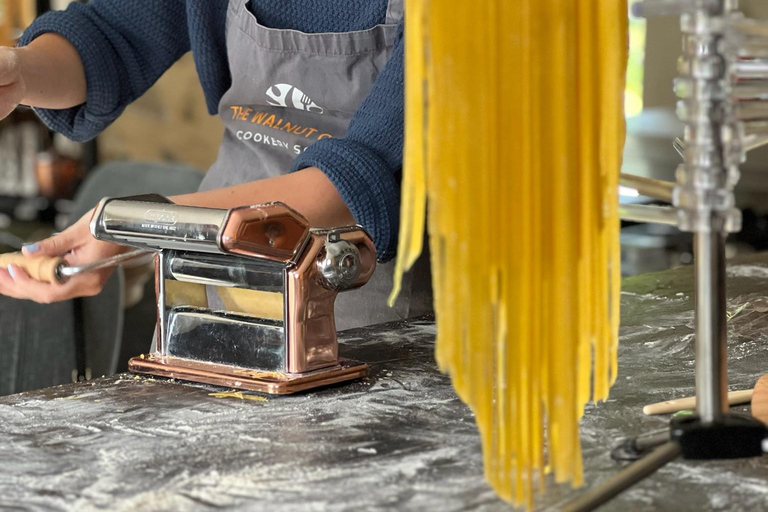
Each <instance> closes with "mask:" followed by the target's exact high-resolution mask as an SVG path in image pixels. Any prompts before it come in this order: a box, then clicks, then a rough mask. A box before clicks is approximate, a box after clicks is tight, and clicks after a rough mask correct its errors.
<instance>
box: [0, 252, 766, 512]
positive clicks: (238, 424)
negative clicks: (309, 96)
mask: <svg viewBox="0 0 768 512" xmlns="http://www.w3.org/2000/svg"><path fill="white" fill-rule="evenodd" d="M728 276H729V280H728V287H729V288H728V297H729V307H728V309H729V312H730V314H731V315H733V319H732V320H731V324H730V327H729V334H730V343H729V356H730V361H729V364H730V366H729V369H730V378H731V387H732V388H733V389H743V388H749V387H752V386H753V385H754V383H755V381H756V380H757V378H758V377H759V376H761V375H762V374H764V373H768V342H766V338H767V337H768V255H761V256H756V257H754V258H752V259H750V260H745V261H743V262H742V263H740V264H738V265H733V266H731V267H729V270H728ZM692 291H693V279H692V269H690V268H685V269H678V270H673V271H667V272H662V273H658V274H648V275H644V276H639V277H635V278H630V279H627V280H625V282H624V291H623V294H622V327H621V345H620V350H619V371H620V376H619V379H618V381H617V383H616V386H615V387H614V388H613V390H612V392H611V398H610V399H609V400H608V402H607V403H604V404H600V405H597V406H595V405H590V406H588V408H587V412H586V415H585V418H584V421H583V428H582V444H583V450H584V458H585V473H586V475H585V476H586V481H587V484H588V485H591V484H593V483H595V482H598V481H601V480H603V479H605V478H607V477H608V476H610V475H611V474H613V473H615V472H616V471H617V470H618V469H619V468H620V465H619V464H618V463H616V462H614V461H613V460H611V458H610V456H609V451H610V448H612V447H613V446H615V445H616V444H618V442H619V441H620V440H621V439H622V438H624V437H626V436H635V435H637V434H640V433H643V432H648V431H651V430H654V429H659V428H663V427H665V426H666V424H667V421H668V417H667V416H663V417H646V416H643V414H642V412H641V408H642V406H643V405H645V404H648V403H651V402H657V401H661V400H666V399H670V398H675V397H682V396H688V395H691V394H692V393H693V325H692V322H693V312H692V310H693V295H692ZM342 340H343V345H342V355H344V356H346V357H351V358H355V359H360V360H364V361H367V362H369V363H370V364H371V375H370V377H369V378H367V379H364V380H361V381H357V382H353V383H349V384H345V385H339V386H335V387H332V388H327V389H321V390H316V391H311V392H308V393H302V394H298V395H294V396H286V397H276V396H268V397H266V398H267V401H263V402H262V401H253V400H240V399H236V398H235V399H233V398H217V397H214V396H210V393H212V392H214V391H220V390H217V389H215V388H211V387H208V386H201V385H192V384H184V383H180V382H178V381H168V380H163V379H150V378H144V377H135V376H133V375H127V374H125V375H117V376H114V377H109V378H102V379H97V380H94V381H92V382H86V383H81V384H72V385H66V386H60V387H55V388H49V389H44V390H41V391H35V392H29V393H23V394H19V395H13V396H9V397H3V398H0V418H2V419H1V420H0V509H6V508H12V509H20V510H41V511H42V510H45V511H59V510H61V511H64V510H73V511H74V510H77V511H90V510H122V511H134V510H135V511H148V510H156V511H171V510H206V511H207V510H233V511H234V510H260V509H262V508H263V509H264V510H270V511H279V510H286V511H295V510H324V511H325V510H328V511H346V510H361V509H362V510H366V511H376V510H380V511H384V510H436V511H441V512H450V511H461V510H480V511H502V510H503V511H507V510H510V509H511V507H510V506H508V505H507V504H505V503H503V502H501V501H500V500H498V499H497V498H496V497H495V496H494V494H493V492H492V491H491V490H490V488H489V487H488V486H487V485H486V484H485V482H484V479H483V472H482V456H481V452H480V440H479V437H478V435H477V433H476V429H475V425H474V421H473V417H472V414H471V412H470V411H469V410H468V409H467V408H466V407H465V406H464V405H463V404H462V403H461V401H459V400H458V398H457V397H456V396H455V394H454V392H453V391H452V388H451V386H450V381H449V379H448V378H447V377H446V376H444V375H442V374H441V373H440V372H439V371H438V370H437V368H436V365H435V363H434V359H433V350H434V341H435V328H434V324H433V322H432V321H430V320H429V319H420V320H415V321H410V322H400V323H394V324H387V325H383V326H376V327H372V328H367V329H360V330H354V331H347V332H346V333H343V335H342ZM741 409H742V410H746V409H745V408H743V407H742V408H741ZM577 492H578V491H572V490H571V489H570V488H569V487H568V486H555V485H554V484H552V483H550V486H549V488H548V489H547V493H546V494H545V495H544V496H537V504H538V506H537V510H541V511H545V510H546V511H550V510H551V511H554V510H557V508H558V506H559V505H562V504H563V503H564V502H566V501H567V500H568V499H569V498H570V497H573V496H575V495H576V493H577ZM14 507H15V508H14ZM766 509H768V459H766V458H759V459H750V460H740V461H716V462H689V461H677V462H675V463H672V464H670V465H668V466H667V467H665V468H663V469H661V470H660V471H659V472H658V473H657V474H656V475H654V476H653V477H651V478H650V479H648V480H646V481H645V482H643V483H642V484H640V485H638V486H636V487H635V488H633V489H632V490H630V491H628V492H627V493H625V494H623V495H622V496H620V497H619V498H617V499H616V500H614V501H613V502H611V503H610V504H609V505H607V506H605V507H604V508H603V509H601V510H603V511H626V510H632V511H635V512H639V511H697V512H699V511H716V510H728V511H744V512H753V511H757V510H766Z"/></svg>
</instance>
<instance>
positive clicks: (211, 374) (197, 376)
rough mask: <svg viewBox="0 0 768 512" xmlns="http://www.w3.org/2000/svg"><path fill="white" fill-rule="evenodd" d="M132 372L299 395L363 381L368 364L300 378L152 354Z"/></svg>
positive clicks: (344, 362) (348, 363) (345, 363)
mask: <svg viewBox="0 0 768 512" xmlns="http://www.w3.org/2000/svg"><path fill="white" fill-rule="evenodd" d="M128 370H129V371H130V372H131V373H141V374H145V375H154V376H157V377H165V378H170V379H178V380H186V381H191V382H200V383H203V384H212V385H214V386H222V387H228V388H236V389H246V390H249V391H258V392H261V393H269V394H274V395H287V394H291V393H298V392H300V391H306V390H308V389H312V388H316V387H320V386H330V385H332V384H339V383H341V382H345V381H348V380H355V379H360V378H362V377H365V376H366V375H368V365H367V364H365V363H363V362H360V361H354V360H352V359H344V358H339V364H338V365H336V366H333V367H330V368H323V369H320V370H315V371H311V372H306V373H300V374H287V373H278V372H261V371H258V370H249V369H246V368H233V367H231V366H226V365H220V364H214V363H204V362H199V361H190V360H185V359H182V358H176V357H163V356H160V355H157V354H150V355H149V356H144V357H143V358H139V357H134V358H133V359H131V360H130V362H129V363H128Z"/></svg>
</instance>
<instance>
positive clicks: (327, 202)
mask: <svg viewBox="0 0 768 512" xmlns="http://www.w3.org/2000/svg"><path fill="white" fill-rule="evenodd" d="M171 200H173V201H174V202H175V203H178V204H183V205H188V206H204V207H209V208H234V207H236V206H245V205H251V204H258V203H267V202H271V201H281V202H283V203H285V204H287V205H288V206H290V207H291V208H293V209H294V210H296V211H298V212H299V213H301V214H302V215H304V217H306V218H307V220H309V223H310V225H311V226H312V227H335V226H344V225H348V224H354V223H355V219H354V218H353V217H352V214H351V213H350V212H349V209H348V208H347V205H346V204H345V203H344V201H343V200H342V199H341V196H340V195H339V192H338V191H337V190H336V187H334V186H333V184H332V183H331V181H330V180H329V179H328V178H327V177H326V175H325V174H324V173H323V172H322V171H321V170H320V169H317V168H314V167H309V168H306V169H303V170H301V171H297V172H294V173H291V174H286V175H283V176H276V177H274V178H267V179H263V180H259V181H252V182H250V183H244V184H242V185H236V186H234V187H228V188H221V189H217V190H211V191H208V192H197V193H195V194H187V195H182V196H174V197H172V198H171Z"/></svg>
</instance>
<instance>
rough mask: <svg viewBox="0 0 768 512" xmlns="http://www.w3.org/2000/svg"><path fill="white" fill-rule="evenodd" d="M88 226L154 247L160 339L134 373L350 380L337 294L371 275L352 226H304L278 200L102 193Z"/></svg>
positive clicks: (99, 234) (305, 385)
mask: <svg viewBox="0 0 768 512" xmlns="http://www.w3.org/2000/svg"><path fill="white" fill-rule="evenodd" d="M91 232H92V234H93V235H94V236H95V237H96V238H98V239H100V240H106V241H110V242H115V243H119V244H123V245H128V246H132V247H135V248H137V249H140V250H144V251H154V252H155V253H156V270H155V277H156V286H155V288H156V292H157V318H158V322H157V348H156V350H155V351H154V352H152V353H151V354H149V355H148V356H141V357H138V358H133V359H132V360H131V361H130V363H129V369H130V371H132V372H135V373H142V374H150V375H158V376H162V377H171V378H177V379H181V380H188V381H194V382H201V383H207V384H214V385H219V386H226V387H232V388H239V389H248V390H253V391H260V392H264V393H275V394H286V393H294V392H298V391H303V390H306V389H310V388H314V387H317V386H324V385H329V384H335V383H338V382H342V381H347V380H351V379H357V378H360V377H363V376H365V375H366V374H367V369H368V366H367V365H366V364H365V363H362V362H359V361H352V360H349V359H344V358H341V357H339V354H338V342H337V337H336V322H335V316H334V302H335V299H336V296H337V295H338V294H339V293H342V292H345V291H348V290H353V289H356V288H359V287H361V286H363V285H364V284H365V283H367V282H368V280H369V279H370V277H371V275H372V274H373V271H374V269H375V267H376V252H375V249H374V247H373V242H372V241H371V238H370V237H369V236H368V234H367V233H366V232H365V230H364V229H363V228H361V227H360V226H344V227H339V228H333V229H312V228H310V227H309V223H308V222H307V220H306V219H304V217H302V216H301V215H300V214H299V213H297V212H296V211H294V210H292V209H291V208H290V207H288V206H286V205H285V204H282V203H277V202H275V203H266V204H259V205H253V206H246V207H240V208H233V209H231V210H220V209H214V208H198V207H189V206H180V205H176V204H173V203H172V202H170V201H169V200H168V199H166V198H164V197H162V196H139V197H131V198H123V199H111V198H107V199H104V200H102V201H101V203H100V204H99V206H98V207H97V208H96V210H95V213H94V215H93V219H92V221H91Z"/></svg>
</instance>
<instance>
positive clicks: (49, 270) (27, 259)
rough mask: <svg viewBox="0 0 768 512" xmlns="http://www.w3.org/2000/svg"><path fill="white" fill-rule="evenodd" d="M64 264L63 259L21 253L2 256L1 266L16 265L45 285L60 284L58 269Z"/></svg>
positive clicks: (0, 258)
mask: <svg viewBox="0 0 768 512" xmlns="http://www.w3.org/2000/svg"><path fill="white" fill-rule="evenodd" d="M62 263H64V260H63V259H62V258H50V257H33V256H24V255H23V254H22V253H20V252H13V253H9V254H0V266H2V267H3V268H6V267H8V265H11V264H13V265H16V266H17V267H21V268H22V269H24V271H25V272H26V273H27V274H29V277H31V278H32V279H34V280H36V281H41V282H43V283H51V284H57V283H59V280H58V279H57V277H56V269H57V268H58V266H59V265H61V264H62Z"/></svg>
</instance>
